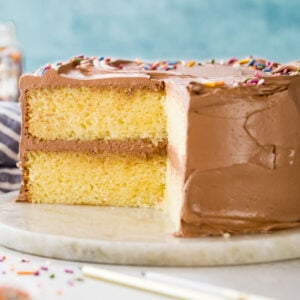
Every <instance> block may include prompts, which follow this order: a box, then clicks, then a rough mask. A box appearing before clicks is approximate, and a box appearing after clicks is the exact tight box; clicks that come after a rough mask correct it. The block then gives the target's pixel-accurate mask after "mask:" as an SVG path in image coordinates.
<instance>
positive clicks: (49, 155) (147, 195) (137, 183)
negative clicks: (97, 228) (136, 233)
mask: <svg viewBox="0 0 300 300" xmlns="http://www.w3.org/2000/svg"><path fill="white" fill-rule="evenodd" d="M25 170H26V178H25V182H26V190H27V196H28V200H29V201H31V202H33V203H62V204H88V205H109V206H129V207H159V206H160V204H161V202H162V201H163V199H164V196H165V195H164V194H165V181H166V179H165V177H166V156H165V155H154V156H153V157H152V158H147V159H146V158H140V157H136V156H131V155H115V154H88V153H81V152H42V151H30V152H27V153H26V156H25Z"/></svg>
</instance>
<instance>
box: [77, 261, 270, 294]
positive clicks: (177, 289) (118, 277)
mask: <svg viewBox="0 0 300 300" xmlns="http://www.w3.org/2000/svg"><path fill="white" fill-rule="evenodd" d="M82 273H83V275H85V276H88V277H92V278H96V279H100V280H104V281H108V282H113V283H117V284H120V285H124V286H127V287H131V288H135V289H139V290H143V291H147V292H151V293H155V294H159V295H163V296H168V297H173V298H176V299H185V300H199V299H206V300H225V299H228V300H229V299H239V300H240V299H243V300H267V298H264V297H261V296H255V295H248V294H245V293H240V292H237V291H232V290H231V294H230V295H229V294H227V295H226V294H224V293H223V292H222V291H223V289H222V288H219V287H214V286H209V288H208V287H207V286H206V285H202V284H199V285H198V284H197V283H193V284H194V285H195V284H196V285H198V288H197V289H195V288H191V287H185V286H182V285H179V284H177V283H176V282H180V280H181V279H179V278H178V279H177V278H176V280H175V281H176V282H175V281H174V278H172V280H171V281H170V277H169V276H167V277H168V278H167V277H166V276H164V275H162V276H163V279H164V280H161V279H162V277H160V276H157V275H155V274H157V273H150V272H149V273H148V272H144V273H143V274H144V277H145V278H147V277H149V279H145V278H142V277H137V276H131V275H126V274H123V273H119V272H114V271H109V270H106V269H100V268H94V267H89V266H84V267H83V268H82ZM159 277H160V278H159ZM155 278H156V279H157V280H153V279H155ZM158 280H159V281H158ZM172 281H173V282H172ZM204 287H205V288H204ZM268 300H271V299H268Z"/></svg>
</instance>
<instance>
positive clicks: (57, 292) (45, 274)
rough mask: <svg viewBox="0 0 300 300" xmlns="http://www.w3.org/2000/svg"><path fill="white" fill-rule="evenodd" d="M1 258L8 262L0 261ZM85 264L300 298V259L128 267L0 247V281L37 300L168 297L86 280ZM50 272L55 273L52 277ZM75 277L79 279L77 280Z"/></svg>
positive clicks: (130, 272) (142, 299)
mask: <svg viewBox="0 0 300 300" xmlns="http://www.w3.org/2000/svg"><path fill="white" fill-rule="evenodd" d="M0 234H1V233H0ZM3 256H5V257H6V258H5V259H4V260H3V261H2V262H1V257H3ZM22 260H23V262H22ZM83 265H92V266H96V267H101V268H106V269H109V270H114V271H118V272H124V273H126V274H130V275H137V276H140V274H141V272H142V271H155V272H159V273H162V274H167V275H171V276H176V277H181V278H185V279H190V280H193V281H196V282H204V283H209V284H213V285H218V286H224V287H227V288H234V289H238V290H240V291H244V292H248V293H255V294H260V295H263V296H268V297H272V298H274V299H283V300H289V299H299V295H300V260H290V261H285V262H276V263H266V264H257V265H244V266H226V267H197V268H195V267H194V268H161V267H160V268H158V267H132V266H116V265H100V264H85V263H79V262H72V261H63V260H55V259H49V258H44V257H38V256H32V255H28V254H24V253H20V252H17V251H13V250H10V249H7V248H4V247H2V246H0V283H3V282H4V283H13V284H15V285H20V287H26V288H29V289H31V290H33V291H34V292H35V293H36V295H37V296H38V297H37V298H36V299H45V300H47V299H62V300H64V299H72V300H76V299H131V300H135V299H139V300H150V299H153V300H154V299H166V298H164V297H161V296H158V295H154V294H149V293H146V292H142V291H137V290H133V289H130V288H127V287H123V286H119V285H115V284H111V283H107V282H103V281H98V280H95V279H90V278H85V277H83V276H82V274H81V271H80V268H81V267H82V266H83ZM42 266H46V267H47V268H48V271H43V270H40V272H39V275H38V276H34V275H17V272H18V271H26V270H29V271H30V270H35V269H40V268H41V267H42ZM66 270H70V271H73V273H67V272H66ZM51 274H54V275H55V278H53V279H51V278H50V275H51ZM78 278H79V279H83V281H79V280H78Z"/></svg>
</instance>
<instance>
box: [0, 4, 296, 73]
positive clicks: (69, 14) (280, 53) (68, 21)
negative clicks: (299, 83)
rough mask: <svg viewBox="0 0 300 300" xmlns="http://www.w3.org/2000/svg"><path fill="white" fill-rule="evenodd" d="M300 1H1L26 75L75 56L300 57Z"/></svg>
mask: <svg viewBox="0 0 300 300" xmlns="http://www.w3.org/2000/svg"><path fill="white" fill-rule="evenodd" d="M299 15H300V1H299V0H289V1H286V0H248V1H243V0H202V1H201V0H152V1H150V0H107V1H102V0H98V1H97V0H73V1H72V0H48V1H47V0H23V1H22V0H0V21H6V20H12V21H14V22H15V24H16V26H17V34H18V40H19V42H20V46H21V49H22V50H23V52H24V55H25V59H26V60H25V70H26V71H33V70H35V69H36V68H38V67H39V66H40V65H43V64H45V63H48V62H55V61H58V60H61V59H67V58H68V57H70V56H74V55H79V54H87V55H101V56H102V55H105V56H110V57H125V58H137V57H139V58H146V59H163V58H179V59H197V60H203V59H211V58H228V57H232V56H237V57H243V56H246V55H249V54H252V55H255V56H261V57H265V58H268V59H271V60H276V61H281V62H283V61H289V60H293V59H299V58H300V17H299Z"/></svg>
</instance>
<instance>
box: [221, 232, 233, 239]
mask: <svg viewBox="0 0 300 300" xmlns="http://www.w3.org/2000/svg"><path fill="white" fill-rule="evenodd" d="M230 236H231V234H230V233H229V232H224V233H223V238H225V239H229V238H230Z"/></svg>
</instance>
